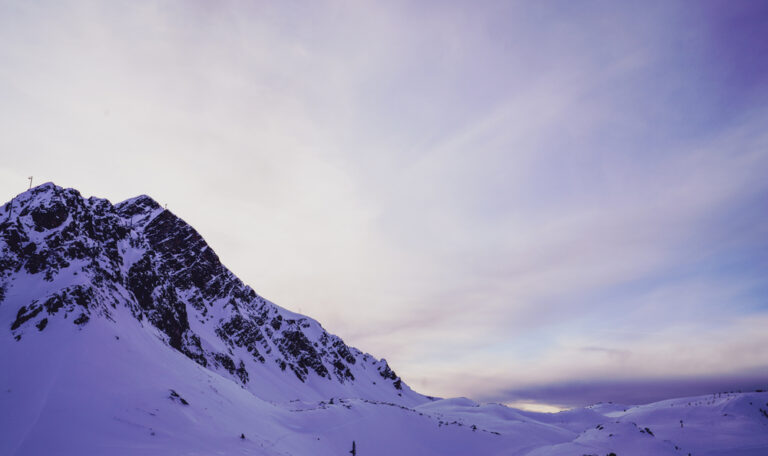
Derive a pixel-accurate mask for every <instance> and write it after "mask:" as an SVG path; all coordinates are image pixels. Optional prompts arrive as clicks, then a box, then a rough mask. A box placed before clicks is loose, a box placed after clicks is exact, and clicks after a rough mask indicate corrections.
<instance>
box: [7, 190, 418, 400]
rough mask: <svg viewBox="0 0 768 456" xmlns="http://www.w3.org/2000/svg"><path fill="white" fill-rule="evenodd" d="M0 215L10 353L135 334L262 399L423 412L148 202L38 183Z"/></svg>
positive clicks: (385, 371) (361, 358)
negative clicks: (101, 335)
mask: <svg viewBox="0 0 768 456" xmlns="http://www.w3.org/2000/svg"><path fill="white" fill-rule="evenodd" d="M6 206H7V207H9V210H8V212H7V213H8V216H7V217H6V218H5V220H6V221H5V222H0V223H2V224H3V229H2V230H0V259H2V261H0V303H1V304H2V305H1V306H0V308H4V309H6V310H5V311H4V312H9V313H8V315H11V318H10V320H9V326H10V336H11V337H13V338H14V339H16V340H17V341H19V343H26V342H25V341H26V340H27V339H31V338H37V337H40V336H39V335H38V333H40V332H42V331H43V330H45V329H46V328H49V327H56V328H57V331H59V330H60V329H59V328H62V327H66V328H70V329H82V330H86V329H87V328H88V326H89V325H105V324H106V325H117V326H122V325H126V324H127V325H134V324H135V323H136V322H138V323H139V324H140V325H141V326H142V327H145V328H146V330H147V331H150V332H151V333H152V334H155V335H156V336H157V337H160V338H161V339H162V340H163V342H164V343H165V344H167V346H168V347H169V348H170V349H173V350H176V351H177V352H180V353H181V354H183V355H184V356H186V357H187V358H189V359H190V360H191V361H194V362H195V363H197V364H199V365H200V366H201V367H203V368H206V369H209V370H211V371H214V372H217V373H220V374H221V375H224V376H226V377H229V378H231V379H232V380H234V381H236V382H237V383H240V384H241V386H242V387H244V388H250V389H251V391H252V392H254V393H255V394H267V396H268V397H269V398H270V399H275V398H279V399H280V400H289V399H294V398H309V399H320V398H324V399H327V398H329V397H332V396H336V397H342V396H346V397H360V398H367V399H374V400H383V401H388V402H400V403H408V404H415V403H419V402H422V401H424V400H426V398H425V397H424V396H421V395H419V394H417V393H415V392H413V391H412V390H410V388H408V387H407V385H405V384H404V383H403V382H402V381H401V380H400V378H399V377H398V376H397V375H396V374H395V373H394V371H392V369H391V368H390V367H389V366H388V364H387V363H386V361H381V362H380V361H378V360H376V359H375V358H373V357H372V356H370V355H368V354H365V353H362V352H361V351H359V350H357V349H355V348H353V347H349V346H347V345H346V344H345V343H344V342H343V341H342V340H341V339H340V338H338V337H337V336H334V335H332V334H329V333H327V332H326V331H325V330H324V329H323V328H322V326H321V325H320V324H319V323H318V322H317V321H315V320H313V319H311V318H308V317H305V316H303V315H299V314H295V313H293V312H289V311H287V310H285V309H283V308H281V307H278V306H277V305H275V304H273V303H271V302H269V301H267V300H266V299H264V298H262V297H261V296H259V295H258V294H256V292H254V291H253V289H251V288H250V287H248V286H247V285H245V284H244V283H243V282H242V281H241V280H240V279H238V278H237V277H236V276H235V275H234V274H233V273H232V272H231V271H229V270H228V269H227V268H226V267H225V266H224V265H223V264H222V263H221V261H220V260H219V257H218V256H217V255H216V253H215V252H214V251H213V249H212V248H211V247H210V246H209V245H208V244H207V243H206V242H205V240H204V239H203V237H202V236H201V235H200V234H199V233H198V232H197V231H196V230H195V229H194V228H193V227H192V226H190V225H189V224H187V223H186V222H184V221H183V220H182V219H181V218H179V217H177V216H176V215H174V214H172V213H171V212H170V211H168V210H165V209H163V208H162V207H161V206H160V204H158V203H157V201H155V200H154V199H152V198H150V197H149V196H146V195H140V196H137V197H135V198H131V199H129V200H126V201H123V202H121V203H119V204H117V205H112V204H111V203H110V202H109V201H107V200H105V199H99V198H88V199H85V198H83V197H82V196H81V195H80V193H79V192H78V191H77V190H74V189H63V188H61V187H58V186H56V185H54V184H52V183H46V184H43V185H40V186H38V187H35V188H33V189H30V190H29V191H27V192H25V193H23V194H21V195H19V196H17V197H16V198H14V200H13V201H12V202H10V203H9V204H8V205H6ZM11 206H12V207H11ZM0 220H2V219H0ZM121 309H127V310H128V312H124V311H122V310H121ZM70 315H71V318H69V317H68V316H70ZM13 316H15V317H13ZM126 318H128V319H132V320H135V321H133V322H126V321H125V319H126ZM73 324H74V326H73ZM0 329H1V328H0ZM0 337H3V335H2V332H0ZM6 337H7V335H6ZM254 378H259V379H260V380H259V381H257V382H254V381H253V379H254ZM310 385H311V386H310Z"/></svg>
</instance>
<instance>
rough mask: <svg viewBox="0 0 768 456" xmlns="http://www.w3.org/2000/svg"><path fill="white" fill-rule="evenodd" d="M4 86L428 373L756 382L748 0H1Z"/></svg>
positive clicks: (503, 390)
mask: <svg viewBox="0 0 768 456" xmlns="http://www.w3.org/2000/svg"><path fill="white" fill-rule="evenodd" d="M0 100H3V101H2V103H0V150H2V151H3V155H2V158H3V160H2V161H0V192H1V193H2V194H3V195H5V197H4V198H3V201H6V200H9V199H10V198H11V197H12V196H14V195H15V194H17V193H19V192H20V191H22V190H24V188H25V184H26V182H27V181H26V177H27V176H29V175H35V176H36V180H37V182H43V181H48V180H50V181H54V182H55V183H57V184H58V185H62V186H68V187H76V188H78V189H80V190H81V191H82V192H83V193H84V194H86V195H97V196H101V197H107V198H109V199H110V200H112V201H113V202H117V201H120V200H122V199H126V198H129V197H132V196H135V195H138V194H142V193H146V194H149V195H151V196H153V197H154V198H156V199H157V200H159V201H161V202H162V203H164V204H165V203H167V204H168V206H169V208H170V209H171V210H173V211H174V212H175V213H177V214H178V215H179V216H181V217H182V218H184V219H185V220H187V221H188V222H189V223H191V224H192V225H193V226H195V227H196V228H197V229H198V230H199V231H200V232H201V233H202V234H203V236H204V237H205V238H206V239H207V240H208V241H209V243H210V244H211V245H212V246H213V248H214V249H215V250H216V251H217V253H219V255H220V257H221V258H222V260H223V261H224V262H225V264H226V265H227V266H229V267H230V268H231V269H232V270H233V271H234V272H235V273H236V274H237V275H238V276H240V277H241V278H242V279H244V280H245V281H246V282H247V283H249V284H250V285H252V286H253V287H254V289H256V290H257V291H258V292H259V293H261V294H263V295H264V296H266V297H268V298H270V299H272V300H273V301H275V302H276V303H278V304H279V305H282V306H284V307H287V308H289V309H292V310H295V311H300V312H303V313H306V314H308V315H310V316H312V317H314V318H317V319H318V320H319V321H321V322H322V323H323V325H324V326H325V327H326V328H327V329H329V330H330V331H332V332H334V333H337V334H339V335H340V336H342V337H343V338H344V339H345V340H346V341H347V342H349V343H351V344H353V345H355V346H358V347H360V348H361V349H363V350H365V351H369V352H371V353H372V354H374V355H376V356H379V357H386V358H387V359H388V360H389V361H390V364H392V365H393V367H394V368H395V369H396V370H397V372H398V373H399V374H400V375H402V376H403V377H404V378H405V379H406V380H407V381H408V383H409V384H411V385H412V386H413V387H414V388H416V389H417V390H420V391H423V392H425V393H427V394H433V395H443V396H458V395H463V396H470V397H474V398H478V399H482V400H492V401H506V402H510V403H516V402H521V401H523V402H524V401H528V402H536V403H542V404H551V405H557V406H571V405H580V404H585V403H588V402H594V401H596V400H601V398H603V400H614V401H619V402H644V401H650V400H654V399H659V398H663V397H666V396H676V395H681V394H685V392H686V391H690V392H691V394H698V393H706V392H708V391H707V390H709V389H716V390H735V389H739V388H744V389H747V388H754V387H756V386H755V385H759V384H761V382H762V384H763V385H764V386H768V385H766V384H768V350H765V349H764V347H765V346H766V344H768V331H766V330H765V328H767V327H768V275H766V271H768V179H767V178H766V176H768V129H767V128H766V126H768V108H766V107H768V3H766V2H759V1H741V2H725V1H723V2H701V1H695V2H694V1H681V2H669V1H660V2H638V3H637V4H628V2H570V1H567V2H565V1H564V2H527V3H523V2H472V3H471V4H470V3H467V2H423V1H418V2H416V1H414V2H400V1H397V2H378V3H374V2H342V1H331V2H305V3H301V2H271V3H268V2H251V1H242V2H228V1H224V2H214V3H211V2H204V1H199V2H188V1H187V2H157V3H155V2H142V3H141V4H137V3H136V2H129V1H125V2H120V1H117V2H109V3H105V4H99V3H96V2H85V1H82V2H81V1H76V2H60V1H56V2H22V1H18V2H13V1H11V2H4V3H2V5H0Z"/></svg>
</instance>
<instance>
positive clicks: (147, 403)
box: [0, 184, 768, 456]
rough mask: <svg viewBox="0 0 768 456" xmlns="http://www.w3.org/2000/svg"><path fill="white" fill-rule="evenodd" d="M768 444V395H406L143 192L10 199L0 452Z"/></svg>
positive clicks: (747, 455)
mask: <svg viewBox="0 0 768 456" xmlns="http://www.w3.org/2000/svg"><path fill="white" fill-rule="evenodd" d="M353 441H354V442H355V448H356V450H357V454H358V455H360V456H369V455H393V454H396V455H435V456H437V455H456V456H459V455H500V456H501V455H507V456H513V455H520V456H523V455H529V456H553V455H585V454H587V455H599V456H605V455H609V454H611V453H613V454H615V455H617V456H626V455H683V456H684V455H687V454H693V455H697V456H698V455H710V456H715V455H719V456H724V455H741V456H757V455H767V454H768V393H765V392H754V393H743V394H741V393H736V394H715V395H710V396H703V397H695V398H686V399H677V400H670V401H664V402H659V403H656V404H649V405H644V406H636V407H633V406H623V405H616V404H600V405H596V406H592V407H587V408H583V409H575V410H569V411H566V412H561V413H557V414H543V413H532V412H524V411H520V410H515V409H512V408H509V407H505V406H503V405H498V404H478V403H475V402H473V401H471V400H469V399H464V398H457V399H436V398H430V397H427V396H423V395H421V394H418V393H416V392H414V391H412V390H411V389H410V388H409V387H408V386H407V385H406V383H405V382H403V381H402V380H401V379H400V378H399V377H398V376H397V375H396V374H395V373H394V372H393V371H392V369H390V367H389V366H388V365H387V363H386V362H385V361H383V360H376V359H375V358H373V357H372V356H370V355H367V354H364V353H362V352H361V351H359V350H357V349H355V348H352V347H349V346H347V345H346V344H344V342H343V341H342V340H341V339H339V338H338V337H336V336H333V335H331V334H328V333H327V332H326V331H325V330H324V329H323V328H322V327H321V326H320V324H319V323H318V322H316V321H314V320H312V319H310V318H307V317H304V316H302V315H298V314H295V313H292V312H290V311H288V310H286V309H282V308H280V307H278V306H276V305H275V304H273V303H271V302H269V301H267V300H265V299H263V298H262V297H260V296H259V295H257V294H256V293H255V292H254V291H253V290H251V289H250V288H249V287H247V286H246V285H245V284H243V283H242V282H241V281H240V280H239V279H237V278H236V277H235V276H234V275H233V274H232V273H231V272H230V271H229V270H227V269H226V268H225V267H224V266H223V265H222V264H221V263H220V262H219V260H218V258H217V256H216V254H215V253H214V252H213V250H211V248H210V247H209V246H208V245H207V244H206V243H205V241H204V240H203V239H202V238H201V237H200V235H199V234H198V233H197V232H195V230H194V229H193V228H192V227H190V226H189V225H187V224H186V223H185V222H184V221H182V220H181V219H179V218H178V217H176V216H175V215H173V214H172V213H171V212H169V211H167V210H163V209H162V208H161V207H160V206H159V205H158V204H157V203H156V202H155V201H153V200H152V199H151V198H149V197H146V196H141V197H138V198H134V199H131V200H128V201H125V202H123V203H120V204H117V205H112V204H111V203H109V202H108V201H106V200H102V199H96V198H89V199H85V198H83V197H81V196H80V194H79V193H78V192H77V191H75V190H72V189H62V188H60V187H57V186H55V185H53V184H44V185H42V186H39V187H36V188H34V189H31V190H30V191H28V192H25V193H23V194H21V195H19V196H17V197H16V198H14V199H13V200H12V201H11V202H9V203H7V204H6V205H5V206H3V207H2V209H1V210H0V455H3V456H5V455H8V456H27V455H65V456H69V455H215V454H219V455H246V454H248V455H286V456H287V455H319V456H331V455H341V454H349V453H348V452H349V451H350V450H351V448H352V443H353Z"/></svg>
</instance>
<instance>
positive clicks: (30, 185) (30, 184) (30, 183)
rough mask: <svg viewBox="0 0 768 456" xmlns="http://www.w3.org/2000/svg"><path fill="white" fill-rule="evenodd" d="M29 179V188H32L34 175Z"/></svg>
mask: <svg viewBox="0 0 768 456" xmlns="http://www.w3.org/2000/svg"><path fill="white" fill-rule="evenodd" d="M27 179H29V188H30V190H31V189H32V176H29V177H28V178H27Z"/></svg>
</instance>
